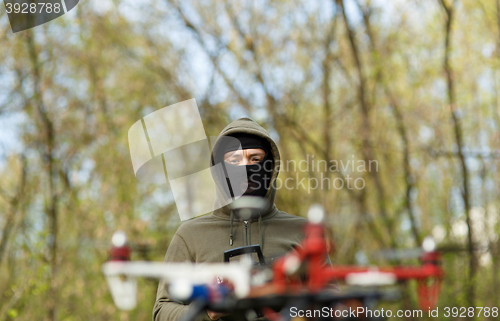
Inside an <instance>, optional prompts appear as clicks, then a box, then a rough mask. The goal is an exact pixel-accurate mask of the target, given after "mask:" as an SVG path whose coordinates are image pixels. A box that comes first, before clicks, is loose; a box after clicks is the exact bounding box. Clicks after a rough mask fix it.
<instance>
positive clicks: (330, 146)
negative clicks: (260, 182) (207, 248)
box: [0, 0, 500, 321]
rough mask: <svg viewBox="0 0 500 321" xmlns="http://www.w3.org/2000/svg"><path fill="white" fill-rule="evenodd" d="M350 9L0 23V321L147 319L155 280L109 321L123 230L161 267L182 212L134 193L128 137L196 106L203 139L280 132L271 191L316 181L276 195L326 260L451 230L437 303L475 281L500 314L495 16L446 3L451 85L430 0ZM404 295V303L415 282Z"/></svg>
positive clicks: (480, 7) (112, 11)
mask: <svg viewBox="0 0 500 321" xmlns="http://www.w3.org/2000/svg"><path fill="white" fill-rule="evenodd" d="M345 2H346V3H349V5H348V6H346V9H347V10H345V11H346V16H347V20H346V19H344V17H343V13H342V7H341V6H340V5H335V2H334V1H298V0H294V1H273V2H265V1H264V2H254V1H247V2H240V1H229V2H226V1H218V0H209V1H199V2H198V1H182V4H180V3H178V2H177V1H157V0H151V1H147V2H144V3H142V2H140V3H138V2H136V1H112V2H111V1H110V2H108V3H109V7H108V6H106V5H99V6H98V5H97V4H96V2H90V1H82V2H81V3H80V4H79V5H78V7H77V8H76V9H75V10H73V11H72V12H73V13H72V14H69V15H67V16H64V17H63V18H59V19H57V20H55V21H52V22H50V23H47V24H45V25H43V26H40V27H37V28H35V29H32V30H27V31H24V32H20V33H16V34H12V33H11V32H10V31H9V25H8V20H7V17H6V15H5V13H4V11H3V10H0V43H1V45H0V126H2V127H3V126H5V127H4V128H1V129H0V133H1V136H2V137H1V141H2V142H8V144H7V145H5V146H6V147H5V148H4V147H0V149H2V150H1V152H2V154H1V155H0V156H1V157H2V159H1V162H0V177H1V181H0V229H1V230H0V236H1V237H0V320H14V319H16V320H41V319H47V318H49V319H54V320H55V319H58V320H68V321H69V320H75V321H77V320H127V319H128V320H149V319H150V318H151V311H152V306H153V303H154V299H155V294H156V286H157V285H156V283H155V282H152V281H149V280H141V282H140V283H139V289H140V293H139V298H138V301H139V306H138V307H137V309H135V310H134V311H132V312H130V313H124V312H119V311H117V310H116V308H115V307H114V305H113V304H112V300H111V296H110V293H109V290H108V288H107V285H106V283H105V280H104V277H103V275H102V273H101V270H100V268H101V264H102V263H103V262H105V260H106V259H107V247H108V243H109V240H110V237H111V234H112V233H113V231H115V230H116V229H123V230H125V231H126V232H127V234H128V235H129V237H130V238H131V240H132V241H133V242H136V243H141V244H142V245H144V246H145V247H146V248H148V249H149V250H148V251H146V252H144V253H143V254H138V257H137V258H141V259H149V260H162V259H163V256H164V253H165V251H166V248H167V246H168V243H169V240H170V239H171V237H172V235H173V233H174V232H175V230H176V229H177V227H178V226H179V225H180V222H179V218H178V215H177V212H176V207H175V204H174V203H173V197H172V194H171V191H170V188H169V186H163V187H155V186H146V185H143V184H141V183H139V182H138V181H137V180H136V179H135V177H134V173H133V169H132V165H131V161H130V155H129V150H128V141H127V139H128V136H127V132H128V129H129V128H130V126H131V125H132V124H133V123H134V122H136V121H137V120H138V119H140V118H141V117H143V116H144V115H146V114H149V113H151V112H152V111H154V110H157V109H159V108H162V107H165V106H167V105H170V104H173V103H176V102H179V101H182V100H186V99H189V98H192V97H195V98H196V99H197V103H198V106H199V108H200V112H201V114H202V120H203V123H204V126H205V131H206V133H207V135H208V136H215V135H218V133H219V132H220V130H221V129H222V128H223V127H224V126H225V125H226V124H227V123H228V122H229V121H231V120H234V119H236V118H239V117H242V116H251V117H252V118H253V119H254V120H256V121H258V122H259V123H261V124H262V125H263V126H265V127H266V128H267V129H268V130H269V131H270V132H271V134H272V136H273V137H275V138H276V140H277V141H278V142H279V147H280V151H281V155H282V159H283V163H282V170H283V171H282V173H280V178H281V179H282V181H284V180H285V179H287V178H291V179H293V180H294V182H296V181H300V180H301V179H304V180H305V181H306V182H308V183H306V184H305V185H304V186H305V187H297V188H295V187H294V188H292V189H286V188H282V189H280V190H279V191H278V194H277V200H276V202H277V206H278V207H279V208H280V209H281V210H284V211H286V212H289V213H292V214H296V215H301V216H305V213H306V211H307V209H308V207H309V205H310V204H312V203H313V202H321V203H322V204H323V205H324V206H325V208H326V209H327V212H328V213H329V220H330V225H331V232H332V235H333V238H334V240H335V241H336V250H337V252H336V253H335V254H334V255H332V260H333V261H334V262H335V263H345V264H352V263H355V257H356V253H357V252H358V251H363V252H365V253H367V254H370V253H372V252H373V251H377V250H380V249H382V248H388V247H398V248H412V247H415V246H417V245H419V244H417V243H418V242H417V241H420V240H421V239H422V238H423V237H424V236H426V235H431V234H434V235H435V236H437V237H439V234H440V233H439V231H444V232H443V233H444V234H443V233H441V234H443V235H442V239H441V238H440V239H438V241H439V242H441V243H442V244H452V245H453V246H454V247H455V248H457V247H459V248H460V249H463V251H460V252H453V253H448V254H446V255H445V256H444V263H443V264H444V265H443V266H444V269H445V270H446V273H447V277H446V279H445V281H444V284H443V293H442V296H441V299H440V306H441V307H445V306H449V307H451V306H467V304H468V302H470V301H468V300H469V297H468V291H469V288H468V284H469V282H472V284H473V286H474V289H475V296H474V302H475V305H476V306H489V307H493V306H498V305H499V303H500V302H499V301H498V296H497V295H496V294H497V289H498V286H499V284H500V283H499V276H498V271H499V266H500V260H499V259H498V258H499V257H500V256H499V254H500V252H499V251H500V246H499V243H498V226H497V221H498V205H499V204H498V200H499V199H500V198H499V194H500V192H499V189H498V185H499V184H498V181H499V178H500V177H499V172H498V166H499V162H498V159H499V157H500V151H499V150H498V146H499V139H500V135H499V128H500V109H499V101H500V100H499V90H500V87H499V85H500V84H499V83H498V82H499V81H498V73H499V68H500V59H499V57H500V56H499V53H500V49H499V46H500V36H499V35H500V31H499V29H498V26H499V25H500V24H499V20H498V19H499V18H498V17H499V15H498V10H499V9H498V7H497V2H495V1H491V0H481V1H456V2H455V5H454V7H453V8H454V15H453V20H452V24H451V29H450V36H451V37H450V39H451V40H450V44H449V51H448V57H449V62H450V64H449V66H450V69H451V72H452V73H451V78H450V79H448V78H447V77H446V73H445V65H444V58H445V53H446V51H445V37H446V29H445V25H446V21H447V20H446V19H447V15H446V11H445V10H444V9H443V7H442V5H441V3H440V2H439V1H430V0H425V1H409V0H407V1H397V2H396V1H394V2H392V1H391V2H380V1H377V2H374V1H371V2H370V1H345ZM338 3H340V2H338ZM443 3H445V4H446V5H448V6H449V5H451V1H450V3H448V2H447V1H444V2H443ZM346 21H347V22H348V23H346ZM353 43H354V45H353ZM356 57H357V58H358V59H356ZM450 82H451V83H452V86H453V88H454V90H453V91H452V94H453V99H452V100H450V97H449V95H448V89H449V88H450ZM451 102H454V103H452V104H451V107H454V109H450V108H451V107H450V103H451ZM453 110H454V111H455V114H456V115H457V116H458V118H457V119H458V121H453V118H452V117H451V115H452V114H451V112H452V111H453ZM457 128H458V129H459V131H460V132H461V134H462V137H463V140H462V143H461V147H462V154H460V152H459V149H458V145H457V144H458V143H457V139H456V134H455V130H456V129H457ZM4 137H5V138H4ZM461 156H463V157H464V159H465V164H466V168H467V170H468V172H467V174H466V175H467V177H468V179H469V182H468V185H467V186H468V188H469V195H468V196H467V197H468V199H469V201H470V209H469V211H467V209H466V205H465V202H464V199H465V196H464V193H463V190H464V184H463V175H464V174H463V169H462V168H461V162H460V159H461ZM307 157H310V159H311V157H314V159H315V161H319V160H326V161H330V160H336V161H338V162H340V161H343V162H346V161H349V160H353V161H369V160H376V161H377V164H378V171H371V172H365V171H358V170H354V171H350V170H346V171H334V172H329V171H327V172H325V171H320V170H317V169H316V170H312V168H309V169H308V170H305V171H300V170H290V169H288V170H286V168H287V166H286V165H287V164H286V162H287V161H295V162H296V163H297V164H298V163H299V162H300V161H302V160H305V159H307ZM348 174H349V175H350V176H351V177H353V178H359V179H362V180H363V181H364V182H365V187H364V188H363V189H354V190H349V189H348V188H346V187H344V188H341V189H337V188H334V187H330V188H323V189H320V188H316V189H313V190H310V191H308V190H307V187H308V186H309V187H311V186H312V185H311V180H312V179H316V180H321V179H323V178H325V177H327V178H329V179H330V180H332V181H333V180H334V179H336V178H338V179H344V178H345V176H346V175H348ZM294 186H296V185H294ZM330 186H331V185H330ZM468 213H469V214H470V215H471V218H472V223H473V228H474V229H473V231H474V240H473V241H474V242H475V244H476V245H477V246H478V248H480V249H482V250H481V251H477V252H475V254H474V255H475V256H476V257H477V259H478V264H477V265H478V267H477V271H476V273H475V275H474V276H473V277H472V279H471V276H470V274H469V273H468V271H469V269H470V265H469V260H470V257H469V256H468V254H467V251H466V250H467V237H466V234H463V233H460V231H459V230H460V228H459V227H460V226H461V224H462V225H463V224H465V223H464V222H465V219H466V216H467V214H468ZM474 213H478V214H477V215H475V214H474ZM482 223H485V224H483V225H481V224H482ZM54 244H55V246H53V245H54ZM141 255H143V256H145V257H140V256H141ZM368 256H369V257H370V255H368ZM371 262H372V263H387V262H384V261H382V262H378V261H375V260H373V261H371ZM399 263H401V262H399ZM412 263H415V262H412ZM405 293H407V295H406V299H407V300H406V302H409V303H408V304H409V305H410V306H411V307H413V308H415V307H416V298H415V289H414V285H410V286H409V289H408V290H407V291H406V292H405ZM389 306H391V307H394V309H397V308H401V307H402V306H403V303H402V302H396V303H391V304H390V305H389Z"/></svg>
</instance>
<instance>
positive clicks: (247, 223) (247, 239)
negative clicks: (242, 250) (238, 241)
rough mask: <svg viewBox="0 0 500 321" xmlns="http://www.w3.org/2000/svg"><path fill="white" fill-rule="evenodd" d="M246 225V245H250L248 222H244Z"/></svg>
mask: <svg viewBox="0 0 500 321" xmlns="http://www.w3.org/2000/svg"><path fill="white" fill-rule="evenodd" d="M243 223H245V243H246V244H245V245H248V221H243Z"/></svg>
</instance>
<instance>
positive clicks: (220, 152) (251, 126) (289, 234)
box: [153, 118, 306, 321]
mask: <svg viewBox="0 0 500 321" xmlns="http://www.w3.org/2000/svg"><path fill="white" fill-rule="evenodd" d="M279 162H280V155H279V151H278V147H277V146H276V143H275V142H274V141H273V140H272V139H271V137H270V136H269V134H268V133H267V131H266V130H265V129H263V128H262V127H261V126H259V125H258V124H257V123H255V122H254V121H252V120H251V119H249V118H240V119H238V120H236V121H234V122H232V123H231V124H229V125H228V126H227V127H226V128H224V129H223V130H222V132H221V133H220V135H219V137H218V138H217V141H216V143H215V144H214V148H213V153H212V159H211V163H212V166H213V167H212V176H213V178H214V181H215V183H216V186H217V191H216V200H215V206H214V208H217V209H216V210H214V211H213V212H212V213H211V214H210V215H207V216H202V217H199V218H196V219H193V220H191V221H188V222H185V223H184V224H182V225H181V226H180V227H179V229H178V230H177V232H176V233H175V235H174V237H173V238H172V241H171V243H170V245H169V247H168V250H167V254H166V255H165V262H184V261H190V262H193V263H201V262H223V260H224V251H226V250H230V249H233V248H236V247H240V246H245V245H252V244H259V245H260V246H261V249H262V252H263V254H264V257H267V258H269V257H274V256H277V255H281V254H284V253H286V252H288V251H290V250H291V249H293V248H294V247H295V246H297V245H299V243H300V241H301V240H302V238H303V234H302V225H303V224H304V223H305V222H306V220H305V219H304V218H301V217H297V216H293V215H290V214H287V213H284V212H281V211H279V210H278V209H277V208H276V206H275V205H274V197H275V194H276V189H275V181H276V178H277V177H278V171H279ZM219 163H222V164H223V165H224V166H215V165H217V164H219ZM243 166H244V167H243ZM247 177H248V179H247ZM242 194H243V195H255V196H262V197H264V198H265V199H266V200H267V201H269V202H270V203H271V204H273V205H272V206H271V208H270V209H269V210H268V211H266V212H265V213H261V215H260V216H259V218H258V219H254V220H249V221H241V220H239V219H238V218H235V217H233V215H232V213H231V211H230V209H229V207H228V206H227V205H226V206H221V205H222V204H227V203H228V200H229V201H230V200H231V199H233V198H234V197H237V196H239V195H242ZM188 309H189V306H188V305H182V304H180V303H177V302H174V301H173V300H171V299H169V297H168V293H167V290H166V288H165V283H164V282H163V281H160V284H159V286H158V293H157V296H156V303H155V306H154V309H153V320H154V321H174V320H179V319H180V317H181V316H182V315H183V314H184V313H186V312H187V310H188ZM220 318H222V320H232V319H231V316H230V315H229V316H224V315H223V314H219V313H215V312H213V311H207V313H206V314H205V315H203V316H201V317H200V319H199V320H218V319H220Z"/></svg>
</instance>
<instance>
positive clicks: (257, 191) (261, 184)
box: [223, 152, 273, 197]
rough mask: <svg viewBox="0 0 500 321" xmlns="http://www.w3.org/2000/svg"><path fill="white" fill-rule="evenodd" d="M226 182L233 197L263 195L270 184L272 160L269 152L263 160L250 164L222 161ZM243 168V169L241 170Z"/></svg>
mask: <svg viewBox="0 0 500 321" xmlns="http://www.w3.org/2000/svg"><path fill="white" fill-rule="evenodd" d="M223 166H224V167H225V169H226V173H227V175H226V182H227V183H228V185H229V186H230V189H231V190H232V192H233V197H235V196H241V195H254V196H262V197H263V196H265V195H266V192H267V190H268V189H269V186H270V184H271V176H272V168H273V161H272V158H271V155H270V153H269V152H267V153H266V157H265V158H264V160H262V161H261V162H259V163H257V164H252V165H241V166H237V165H231V164H229V163H226V162H224V163H223ZM242 168H244V170H242Z"/></svg>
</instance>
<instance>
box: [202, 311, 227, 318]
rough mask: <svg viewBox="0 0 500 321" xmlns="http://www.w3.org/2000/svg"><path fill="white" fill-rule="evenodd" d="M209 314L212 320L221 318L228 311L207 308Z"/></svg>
mask: <svg viewBox="0 0 500 321" xmlns="http://www.w3.org/2000/svg"><path fill="white" fill-rule="evenodd" d="M207 314H208V317H209V318H210V319H211V320H219V319H220V318H222V317H223V316H226V315H227V313H220V312H214V311H210V310H207Z"/></svg>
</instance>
